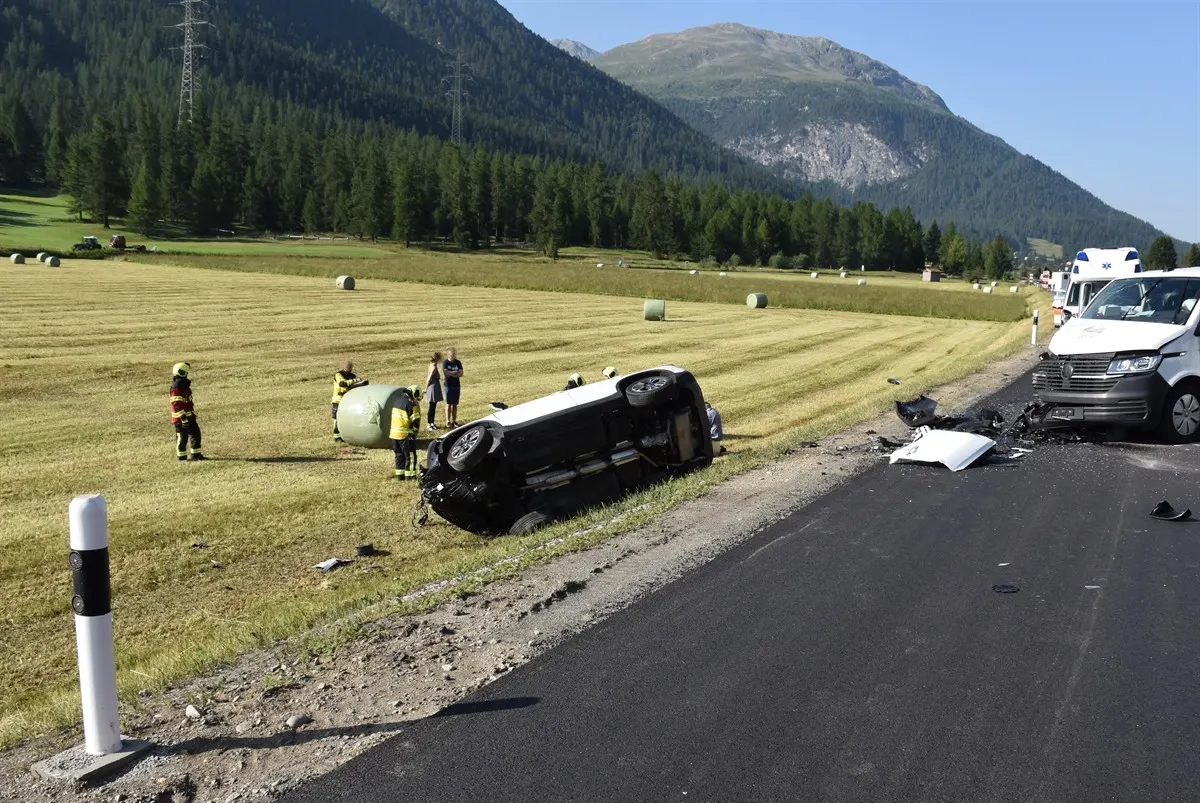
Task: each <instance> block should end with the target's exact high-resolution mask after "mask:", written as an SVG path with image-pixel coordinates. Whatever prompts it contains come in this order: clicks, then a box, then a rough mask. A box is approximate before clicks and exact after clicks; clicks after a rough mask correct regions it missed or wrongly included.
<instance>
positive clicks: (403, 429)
mask: <svg viewBox="0 0 1200 803" xmlns="http://www.w3.org/2000/svg"><path fill="white" fill-rule="evenodd" d="M412 414H413V403H412V402H411V401H409V400H408V399H407V398H404V399H401V400H400V401H398V402H397V403H396V405H395V406H394V407H392V425H391V428H390V429H389V430H388V437H389V438H391V439H392V440H394V441H402V440H406V439H407V438H408V436H409V435H414V434H416V430H415V429H414V428H413V425H412Z"/></svg>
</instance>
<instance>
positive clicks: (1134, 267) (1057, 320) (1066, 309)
mask: <svg viewBox="0 0 1200 803" xmlns="http://www.w3.org/2000/svg"><path fill="white" fill-rule="evenodd" d="M1141 272H1142V258H1141V257H1140V256H1139V255H1138V252H1137V249H1136V248H1130V247H1124V248H1085V249H1083V250H1082V251H1080V252H1079V253H1078V254H1076V255H1075V261H1074V262H1072V263H1071V282H1070V284H1069V285H1068V286H1067V297H1066V299H1065V300H1064V301H1063V305H1062V307H1061V310H1060V309H1055V311H1054V325H1055V326H1062V325H1063V324H1064V323H1066V322H1067V321H1069V320H1070V319H1071V318H1072V317H1074V316H1076V315H1079V314H1080V313H1082V312H1083V311H1084V310H1085V309H1087V305H1088V304H1089V303H1091V300H1092V298H1093V297H1095V295H1096V293H1098V292H1100V289H1101V288H1103V287H1104V285H1106V284H1108V283H1109V282H1111V281H1112V280H1113V279H1116V278H1119V277H1124V276H1133V275H1135V274H1138V273H1141Z"/></svg>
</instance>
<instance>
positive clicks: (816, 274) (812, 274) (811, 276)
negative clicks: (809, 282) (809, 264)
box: [808, 270, 821, 279]
mask: <svg viewBox="0 0 1200 803" xmlns="http://www.w3.org/2000/svg"><path fill="white" fill-rule="evenodd" d="M808 275H809V278H812V279H815V278H817V277H818V276H820V275H821V274H819V273H817V272H816V271H815V270H814V271H813V272H812V273H810V274H808Z"/></svg>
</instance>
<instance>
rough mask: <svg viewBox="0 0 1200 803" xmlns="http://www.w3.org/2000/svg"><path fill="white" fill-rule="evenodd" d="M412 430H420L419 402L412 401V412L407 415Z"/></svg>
mask: <svg viewBox="0 0 1200 803" xmlns="http://www.w3.org/2000/svg"><path fill="white" fill-rule="evenodd" d="M408 420H409V424H410V425H411V426H412V430H413V432H420V431H421V403H420V402H413V406H412V413H411V414H410V415H409V416H408Z"/></svg>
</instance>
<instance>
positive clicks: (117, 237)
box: [108, 234, 146, 252]
mask: <svg viewBox="0 0 1200 803" xmlns="http://www.w3.org/2000/svg"><path fill="white" fill-rule="evenodd" d="M108 247H109V248H112V249H114V250H116V251H124V250H126V249H130V250H133V251H139V252H141V251H145V250H146V246H144V245H129V244H128V243H127V242H126V241H125V235H124V234H114V235H113V236H112V239H111V240H109V241H108Z"/></svg>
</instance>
